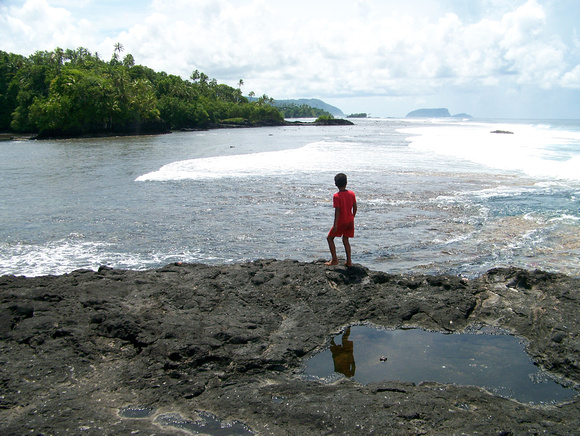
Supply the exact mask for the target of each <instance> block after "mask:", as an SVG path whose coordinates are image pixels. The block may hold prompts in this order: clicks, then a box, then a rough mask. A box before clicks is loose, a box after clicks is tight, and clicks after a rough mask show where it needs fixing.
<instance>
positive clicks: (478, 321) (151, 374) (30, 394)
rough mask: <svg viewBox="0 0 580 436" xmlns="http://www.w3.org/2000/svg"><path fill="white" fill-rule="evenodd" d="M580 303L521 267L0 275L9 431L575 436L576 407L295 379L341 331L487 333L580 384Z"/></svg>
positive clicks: (569, 281)
mask: <svg viewBox="0 0 580 436" xmlns="http://www.w3.org/2000/svg"><path fill="white" fill-rule="evenodd" d="M579 299H580V279H579V278H573V277H567V276H563V275H559V274H550V273H545V272H541V271H525V270H520V269H515V268H505V269H493V270H490V271H489V272H488V273H487V274H484V275H482V276H481V277H479V278H477V279H474V280H465V279H463V278H461V277H454V276H403V275H390V274H386V273H382V272H374V271H369V270H368V269H366V268H363V267H360V266H355V267H354V268H345V267H342V266H336V267H326V266H325V265H324V264H323V263H322V262H314V263H300V262H296V261H290V260H288V261H275V260H261V261H256V262H252V263H247V264H238V265H228V266H206V265H191V264H180V265H178V264H171V265H167V266H166V267H163V268H159V269H157V270H150V271H140V272H137V271H123V270H114V269H110V268H100V269H99V271H97V272H93V271H87V270H83V271H75V272H73V273H71V274H66V275H63V276H58V277H53V276H49V277H35V278H24V277H13V276H5V277H0V368H1V372H0V434H3V435H4V434H6V435H12V434H13V435H17V434H18V435H20V434H27V433H36V434H77V433H82V432H86V433H87V434H91V433H92V434H130V433H142V434H153V433H155V434H175V433H176V432H178V431H181V430H179V428H181V429H182V430H183V429H187V428H190V427H191V428H196V427H195V426H198V425H201V424H199V422H200V421H199V417H200V416H210V415H204V413H208V412H211V417H212V420H215V422H221V423H227V422H230V423H238V424H239V425H240V426H242V427H240V428H242V429H245V428H246V427H244V425H245V426H247V428H249V429H250V430H251V431H253V432H254V433H256V434H272V435H278V434H367V433H376V434H394V435H398V434H400V435H407V434H509V433H506V432H513V434H528V433H531V434H539V433H547V434H562V435H564V434H574V433H575V432H576V431H577V429H578V428H580V410H579V407H578V405H579V403H578V399H576V400H574V401H571V402H568V403H562V404H558V405H531V404H521V403H518V402H516V401H513V400H507V399H504V398H500V397H495V396H493V395H491V394H490V393H488V392H486V391H484V390H483V389H480V388H476V387H467V386H454V385H445V384H440V383H432V382H424V383H421V384H419V385H414V384H412V383H404V382H396V381H388V380H386V381H383V382H380V383H371V384H369V385H366V386H364V385H360V384H358V383H356V382H354V381H352V380H348V379H343V380H339V381H338V382H336V383H333V384H321V383H318V382H313V381H305V380H304V379H302V378H300V377H299V374H300V369H301V365H302V364H303V363H304V361H305V360H306V359H308V358H309V357H310V356H312V355H313V354H314V353H316V352H317V351H318V350H320V349H321V348H322V347H324V345H325V344H326V343H327V341H328V338H329V336H330V335H331V334H333V333H337V332H338V331H340V330H341V329H342V328H343V327H345V326H348V325H352V324H360V323H371V324H374V325H377V326H382V327H386V328H400V327H422V328H427V329H432V330H439V331H452V332H454V331H463V330H464V329H469V328H471V327H473V326H474V325H478V326H481V325H485V326H490V327H494V328H502V329H506V330H508V331H511V332H512V333H514V334H518V335H521V336H522V337H524V338H526V339H527V340H528V341H529V346H528V352H529V353H530V355H531V356H532V357H533V358H534V360H535V361H536V362H537V363H538V364H539V365H541V366H542V367H544V368H546V369H548V370H550V371H551V373H552V374H553V375H555V376H556V377H559V378H561V379H562V380H563V381H564V382H566V383H568V384H570V385H573V386H578V384H580V339H579V335H578V333H577V332H578V328H579V318H580V310H579ZM136 405H137V406H136ZM120 411H121V412H120ZM123 411H124V412H123ZM135 411H136V412H135ZM141 411H146V412H147V413H140V412H141ZM204 411H206V412H204ZM168 417H170V418H171V417H173V418H171V419H169V418H168ZM169 422H175V423H177V424H178V427H177V428H176V427H172V426H171V425H168V423H169ZM211 422H213V421H211ZM238 424H236V425H238ZM220 425H221V424H220ZM179 426H181V427H179ZM216 426H217V424H216ZM216 428H217V427H216ZM240 431H242V430H240Z"/></svg>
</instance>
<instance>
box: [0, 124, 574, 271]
mask: <svg viewBox="0 0 580 436" xmlns="http://www.w3.org/2000/svg"><path fill="white" fill-rule="evenodd" d="M495 129H503V130H511V131H514V134H513V135H503V136H502V135H494V134H491V133H490V131H492V130H495ZM490 153H492V154H493V159H490V158H489V155H490ZM337 172H346V173H347V175H348V177H349V184H348V187H349V188H350V189H352V190H354V191H355V193H356V195H357V200H358V205H359V208H358V214H357V217H356V232H355V238H354V239H353V240H352V247H353V260H354V262H355V263H358V264H361V265H363V266H366V267H369V268H371V269H375V270H382V271H386V272H391V273H428V274H437V273H452V274H463V275H465V276H468V277H469V276H475V275H479V274H481V273H483V272H485V271H487V270H488V269H490V268H493V267H497V266H508V265H510V266H520V267H524V268H541V269H545V270H549V271H558V272H563V273H567V274H572V275H578V274H580V263H579V262H578V258H579V256H580V195H579V194H580V124H579V123H577V122H573V121H570V122H567V123H559V124H557V123H551V124H550V122H548V121H545V122H541V123H539V122H537V121H533V122H532V121H530V122H513V123H511V124H509V125H506V124H505V122H496V121H493V122H492V121H488V122H475V121H472V122H459V121H449V120H422V121H421V120H394V119H367V120H356V122H355V125H354V126H345V127H342V126H332V127H314V126H285V127H272V128H259V129H234V130H214V131H208V132H175V133H173V134H170V135H160V136H142V137H124V138H98V139H78V140H57V141H2V142H0V198H1V200H0V201H1V202H2V207H1V208H0V274H18V275H27V276H35V275H43V274H62V273H67V272H70V271H72V270H75V269H79V268H89V269H94V270H96V269H98V267H99V266H100V265H108V266H111V267H114V268H129V269H147V268H155V267H160V266H163V265H165V264H167V263H171V262H175V261H183V262H202V263H208V264H223V263H232V262H244V261H250V260H255V259H260V258H276V259H296V260H300V261H307V262H310V261H314V260H318V259H320V258H326V259H328V256H329V254H328V247H327V244H326V240H325V237H326V234H327V232H328V230H329V228H330V226H331V225H332V219H333V209H332V194H333V193H334V192H335V190H336V188H335V187H334V182H333V177H334V175H335V174H336V173H337ZM339 255H340V256H344V253H343V252H342V247H341V246H340V244H339Z"/></svg>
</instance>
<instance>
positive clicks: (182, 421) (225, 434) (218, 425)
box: [119, 406, 254, 436]
mask: <svg viewBox="0 0 580 436" xmlns="http://www.w3.org/2000/svg"><path fill="white" fill-rule="evenodd" d="M196 413H197V415H198V419H197V420H195V421H193V420H190V419H186V418H184V417H183V416H181V415H180V414H179V413H164V414H161V415H158V416H157V417H155V420H154V422H155V423H156V424H158V425H160V426H162V427H173V428H177V429H180V430H184V431H186V432H188V433H191V434H204V435H211V436H231V435H236V436H237V435H253V434H254V433H253V432H252V431H251V430H250V429H249V428H248V427H247V426H246V425H245V424H243V423H242V422H240V421H232V422H229V421H228V422H226V421H222V420H221V419H220V418H218V417H217V416H215V415H213V414H211V413H209V412H203V411H197V412H196ZM154 415H155V409H152V408H149V407H143V406H129V407H123V408H122V409H120V410H119V416H121V417H122V418H129V419H148V418H153V416H154Z"/></svg>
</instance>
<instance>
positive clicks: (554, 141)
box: [399, 122, 580, 180]
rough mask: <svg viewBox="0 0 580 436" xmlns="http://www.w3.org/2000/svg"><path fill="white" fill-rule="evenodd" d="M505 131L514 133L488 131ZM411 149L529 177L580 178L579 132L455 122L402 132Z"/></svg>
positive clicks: (540, 127)
mask: <svg viewBox="0 0 580 436" xmlns="http://www.w3.org/2000/svg"><path fill="white" fill-rule="evenodd" d="M497 130H500V131H508V132H513V134H506V133H491V132H493V131H497ZM399 131H400V132H403V133H407V134H410V135H411V136H409V138H408V140H409V141H410V143H411V147H413V148H416V149H420V150H423V151H427V152H432V153H437V154H442V155H446V156H451V157H455V158H459V159H463V160H466V161H471V162H476V163H478V164H482V165H485V166H487V167H490V168H495V169H499V170H507V171H518V172H521V173H524V174H527V175H529V176H532V177H538V178H548V179H564V180H566V179H567V180H580V132H577V131H566V130H554V129H551V128H550V127H549V126H536V125H525V124H491V123H475V122H466V123H457V124H453V125H450V124H431V125H428V126H420V127H413V128H405V129H401V130H399Z"/></svg>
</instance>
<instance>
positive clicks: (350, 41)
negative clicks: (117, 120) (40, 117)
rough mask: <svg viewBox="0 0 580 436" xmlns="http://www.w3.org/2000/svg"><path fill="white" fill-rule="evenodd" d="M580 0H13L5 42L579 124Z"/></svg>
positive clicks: (289, 86) (378, 102) (359, 102)
mask: <svg viewBox="0 0 580 436" xmlns="http://www.w3.org/2000/svg"><path fill="white" fill-rule="evenodd" d="M578 17H580V1H578V0H405V1H400V0H348V1H343V0H320V1H312V0H310V1H305V0H293V1H291V2H290V1H277V0H237V1H234V0H151V1H136V0H130V1H118V0H102V1H95V0H19V1H16V0H0V50H3V51H7V52H13V53H19V54H23V55H29V54H31V53H33V52H34V51H36V50H53V49H54V48H55V47H61V48H65V49H66V48H76V47H79V46H82V47H86V48H88V49H89V50H90V51H91V52H98V53H99V54H100V55H101V57H103V58H109V57H110V56H111V55H112V52H113V46H114V44H115V43H117V42H120V43H121V44H123V46H124V47H125V51H124V54H127V53H131V54H132V55H133V56H134V57H135V60H136V62H137V63H139V64H142V65H147V66H149V67H151V68H153V69H155V70H158V71H159V70H163V71H166V72H167V73H170V74H177V75H180V76H182V77H184V78H187V77H189V75H190V74H191V72H192V71H193V70H196V69H198V70H200V71H203V72H204V73H206V74H207V75H208V76H209V77H211V78H215V79H216V80H217V81H218V82H220V83H227V84H229V85H232V86H236V85H237V83H238V81H239V80H240V79H243V80H244V83H245V85H244V87H243V91H244V92H245V93H246V94H247V93H249V92H250V91H254V92H255V93H256V94H258V95H262V94H267V95H268V96H270V97H274V98H275V99H284V98H320V99H322V100H324V101H326V102H328V103H330V104H334V105H336V106H338V107H339V108H341V109H342V110H343V111H344V112H345V113H347V114H348V113H353V112H367V113H371V114H372V115H373V116H381V117H387V116H393V117H400V116H404V115H406V113H407V112H410V111H411V110H414V109H418V108H423V107H447V108H448V109H449V111H450V112H451V113H459V112H466V113H469V114H471V115H473V116H475V117H477V118H488V117H489V118H492V117H500V118H577V119H580V24H578V23H580V21H579V20H578Z"/></svg>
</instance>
